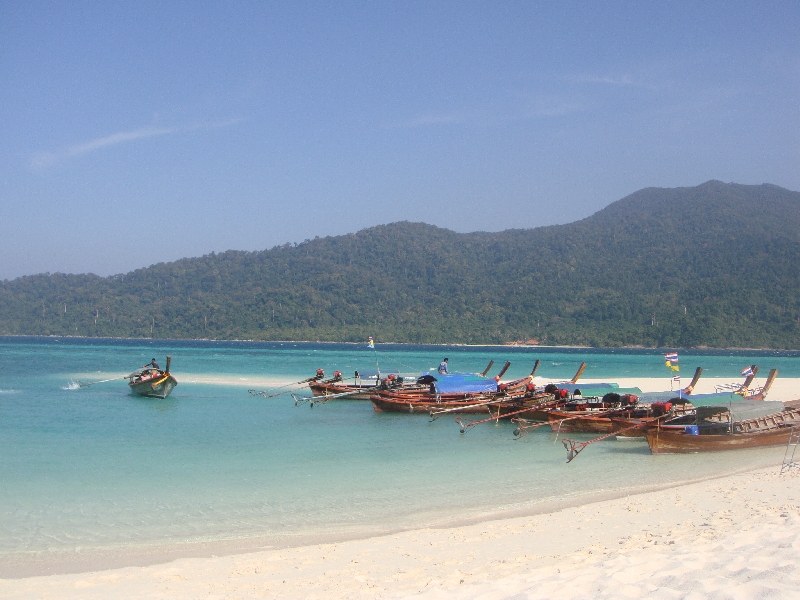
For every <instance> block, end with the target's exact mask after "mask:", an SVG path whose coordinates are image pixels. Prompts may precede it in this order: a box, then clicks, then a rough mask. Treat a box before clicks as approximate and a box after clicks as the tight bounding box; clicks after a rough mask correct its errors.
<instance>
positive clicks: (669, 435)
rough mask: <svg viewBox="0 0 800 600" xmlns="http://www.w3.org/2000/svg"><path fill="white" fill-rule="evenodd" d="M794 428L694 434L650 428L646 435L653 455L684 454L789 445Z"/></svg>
mask: <svg viewBox="0 0 800 600" xmlns="http://www.w3.org/2000/svg"><path fill="white" fill-rule="evenodd" d="M791 431H792V427H779V428H776V429H767V430H765V431H753V432H747V433H730V434H722V435H691V434H688V433H685V432H684V431H674V430H665V429H662V428H659V427H650V428H648V429H647V430H646V431H645V434H646V437H647V443H648V445H649V446H650V452H652V453H653V454H680V453H693V452H718V451H721V450H737V449H740V448H760V447H765V446H785V445H786V444H787V443H788V442H789V435H790V434H791Z"/></svg>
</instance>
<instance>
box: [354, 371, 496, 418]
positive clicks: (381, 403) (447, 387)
mask: <svg viewBox="0 0 800 600" xmlns="http://www.w3.org/2000/svg"><path fill="white" fill-rule="evenodd" d="M506 368H508V365H506ZM417 381H418V383H420V384H421V385H425V386H427V387H424V388H420V389H416V390H403V389H399V390H391V389H390V390H381V391H379V392H378V393H375V394H373V395H372V396H370V400H371V401H372V406H373V408H374V409H375V412H404V413H415V412H416V413H419V412H422V413H429V412H430V411H431V409H452V408H463V409H465V410H466V411H468V412H486V410H487V409H486V406H485V403H486V402H487V401H489V402H492V401H493V400H494V398H495V396H496V395H497V393H498V383H497V380H496V379H489V378H487V377H485V376H484V375H483V374H479V373H474V374H473V373H454V374H437V375H436V376H433V375H430V374H426V375H423V376H422V377H420V378H419V379H418V380H417ZM473 404H480V406H474V407H473V406H471V405H473Z"/></svg>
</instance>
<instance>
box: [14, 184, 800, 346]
mask: <svg viewBox="0 0 800 600" xmlns="http://www.w3.org/2000/svg"><path fill="white" fill-rule="evenodd" d="M798 265H800V193H798V192H792V191H789V190H786V189H783V188H780V187H777V186H774V185H768V184H764V185H759V186H746V185H737V184H724V183H721V182H718V181H710V182H707V183H705V184H703V185H700V186H697V187H692V188H676V189H662V188H647V189H643V190H640V191H638V192H636V193H634V194H631V195H630V196H628V197H626V198H623V199H622V200H619V201H617V202H614V203H613V204H611V205H609V206H608V207H606V208H605V209H603V210H601V211H599V212H597V213H596V214H594V215H592V216H591V217H588V218H586V219H583V220H581V221H577V222H574V223H570V224H567V225H557V226H549V227H539V228H535V229H524V230H523V229H520V230H507V231H503V232H500V233H482V232H478V233H468V234H460V233H455V232H452V231H449V230H447V229H441V228H438V227H434V226H432V225H426V224H423V223H409V222H400V223H392V224H390V225H382V226H378V227H372V228H369V229H365V230H362V231H359V232H357V233H353V234H349V235H343V236H333V237H326V238H316V239H314V240H306V241H305V242H303V243H301V244H297V245H292V244H286V245H283V246H278V247H275V248H272V249H269V250H264V251H260V252H242V251H233V250H231V251H227V252H223V253H219V254H213V253H212V254H210V255H206V256H203V257H199V258H186V259H182V260H179V261H176V262H172V263H159V264H156V265H152V266H150V267H147V268H142V269H137V270H135V271H132V272H130V273H126V274H124V275H123V274H120V275H116V276H111V277H98V276H95V275H65V274H60V273H55V274H41V275H34V276H27V277H20V278H17V279H14V280H11V281H9V280H6V281H3V282H2V286H0V334H3V335H80V336H98V337H157V338H212V339H254V340H287V339H295V340H330V341H363V340H366V339H367V336H370V335H371V336H373V337H374V338H375V339H376V341H395V342H416V343H504V342H509V341H514V340H521V341H526V342H527V341H536V342H538V343H542V344H548V345H554V344H558V345H587V346H606V347H608V346H648V347H665V346H671V347H685V348H691V347H717V348H722V347H742V348H745V347H746V348H776V349H787V348H791V349H797V348H800V291H799V290H800V266H798Z"/></svg>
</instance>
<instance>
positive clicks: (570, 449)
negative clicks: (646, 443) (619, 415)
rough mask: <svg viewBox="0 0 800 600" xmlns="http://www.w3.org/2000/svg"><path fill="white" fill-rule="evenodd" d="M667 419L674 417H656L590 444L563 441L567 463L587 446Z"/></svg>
mask: <svg viewBox="0 0 800 600" xmlns="http://www.w3.org/2000/svg"><path fill="white" fill-rule="evenodd" d="M665 417H672V415H670V414H669V413H667V414H664V415H661V416H660V417H656V418H655V419H653V420H651V421H644V422H642V423H637V424H636V425H631V426H630V427H623V428H622V429H618V430H617V431H612V432H611V433H606V434H604V435H601V436H600V437H596V438H594V439H593V440H589V441H588V442H576V441H575V440H569V439H565V440H562V442H561V443H562V444H564V448H566V450H567V463H571V462H572V461H573V460H574V459H575V457H577V456H578V454H579V453H580V452H581V450H583V449H584V448H586V446H589V445H590V444H594V443H596V442H600V441H603V440H605V439H608V438H610V437H612V436H617V435H619V434H620V433H623V432H625V431H631V430H633V429H640V428H642V427H648V426H649V425H653V424H660V421H661V419H664V418H665Z"/></svg>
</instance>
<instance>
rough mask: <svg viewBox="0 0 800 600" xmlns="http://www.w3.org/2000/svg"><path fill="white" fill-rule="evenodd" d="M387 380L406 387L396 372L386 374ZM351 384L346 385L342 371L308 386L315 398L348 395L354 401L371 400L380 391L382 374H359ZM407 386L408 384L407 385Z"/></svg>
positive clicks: (356, 374) (357, 373)
mask: <svg viewBox="0 0 800 600" xmlns="http://www.w3.org/2000/svg"><path fill="white" fill-rule="evenodd" d="M386 376H387V379H388V378H391V379H389V380H390V381H392V382H394V381H397V382H398V383H399V384H400V385H404V382H403V378H401V377H399V374H398V373H396V372H391V373H387V374H386ZM351 379H352V381H351V382H350V383H346V382H345V380H344V378H343V377H342V373H341V371H335V372H334V373H333V377H332V378H330V379H325V380H322V381H312V382H311V383H309V384H308V387H309V388H310V389H311V393H312V394H314V395H315V396H336V395H339V394H348V397H349V398H350V399H352V400H369V397H370V396H371V395H372V394H374V393H375V391H376V390H377V389H379V387H380V385H381V379H380V373H378V372H374V373H359V372H358V371H356V372H355V375H354V376H353V377H352V378H351ZM405 385H407V384H405Z"/></svg>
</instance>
